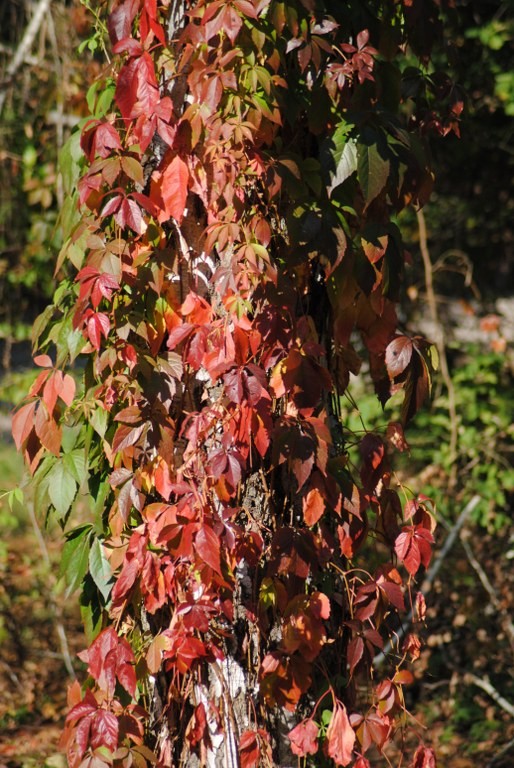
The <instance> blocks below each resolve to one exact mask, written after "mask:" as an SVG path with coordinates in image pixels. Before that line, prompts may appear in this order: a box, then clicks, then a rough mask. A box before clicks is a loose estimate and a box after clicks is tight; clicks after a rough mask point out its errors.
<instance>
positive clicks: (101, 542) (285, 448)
mask: <svg viewBox="0 0 514 768" xmlns="http://www.w3.org/2000/svg"><path fill="white" fill-rule="evenodd" d="M98 7H99V9H100V10H99V13H100V16H99V18H100V20H102V19H103V22H105V25H106V26H105V29H106V34H107V33H108V40H107V39H106V40H105V45H106V48H107V49H108V51H109V57H110V63H109V66H108V69H107V70H106V74H105V77H104V80H102V81H101V82H99V83H95V84H94V85H93V86H92V88H91V90H90V93H89V104H90V108H91V111H92V116H91V118H90V119H87V120H86V121H84V123H83V126H82V129H81V132H80V133H77V134H76V135H75V136H73V137H72V139H71V140H70V142H69V144H68V145H67V147H66V148H65V151H64V152H63V157H62V165H63V175H64V180H65V183H66V184H67V187H68V193H69V194H68V199H67V201H66V204H65V207H64V210H63V212H62V224H63V227H64V229H65V233H66V237H67V239H66V242H65V245H64V247H63V249H62V252H61V254H60V257H59V261H58V265H57V271H58V274H59V275H60V277H61V282H60V285H59V288H58V289H57V292H56V295H55V301H54V304H53V306H52V307H49V308H48V310H47V311H46V312H45V313H44V314H43V315H42V316H41V318H40V319H39V320H38V322H37V324H36V327H35V329H34V335H35V345H36V347H37V348H38V350H39V356H38V357H37V358H36V363H37V364H38V365H39V366H40V367H41V368H42V372H41V374H40V376H39V377H38V379H37V381H36V383H35V384H34V386H33V387H32V389H31V391H30V395H29V397H28V398H27V400H26V402H25V403H24V404H23V405H22V407H21V408H20V409H19V410H18V411H17V412H16V414H15V415H14V421H13V432H14V437H15V440H16V443H17V445H18V447H20V448H21V449H22V450H23V452H24V454H25V457H26V460H27V463H28V465H29V467H30V470H31V472H32V473H33V474H34V487H35V489H36V496H37V499H38V502H39V503H40V505H42V506H44V505H45V504H46V506H47V507H49V508H51V509H52V510H53V511H54V513H55V515H56V516H57V518H58V519H59V520H60V521H61V522H62V524H63V526H64V525H65V524H66V523H67V521H68V518H69V517H70V513H71V512H72V510H73V506H74V504H75V503H76V499H78V498H80V497H81V496H83V495H84V493H85V492H87V494H88V498H89V499H90V509H91V516H90V518H88V519H87V520H86V521H83V522H82V523H81V524H80V525H79V526H78V527H74V528H72V529H71V530H69V531H68V533H67V538H66V543H65V547H64V553H63V567H62V570H63V574H64V575H65V577H66V579H67V581H68V584H69V589H70V590H73V589H74V588H76V587H77V586H80V587H81V590H82V593H81V605H82V608H83V613H84V619H85V623H86V629H87V631H88V635H89V637H90V641H91V645H90V647H89V649H88V650H86V651H84V652H83V653H82V654H80V658H81V659H82V661H84V662H85V664H86V665H87V670H88V674H89V677H88V679H87V680H86V681H85V682H84V684H83V686H82V687H80V685H79V684H78V683H77V684H75V685H74V686H72V688H71V691H70V711H69V714H68V717H67V721H66V729H65V733H64V736H63V746H64V748H65V750H66V752H67V756H68V761H69V765H70V766H71V767H72V768H78V767H79V766H84V767H85V766H88V767H91V768H93V767H94V768H101V767H103V766H105V765H110V766H111V765H112V766H124V767H127V768H128V766H138V767H139V766H141V767H142V766H147V765H151V764H152V765H153V764H157V765H159V766H172V765H173V766H174V765H192V766H194V765H216V766H218V765H219V766H236V765H240V766H241V768H252V767H253V766H260V765H262V766H266V765H268V766H272V765H279V766H280V765H290V764H293V763H294V762H295V761H296V760H297V759H298V758H304V757H305V758H306V764H308V765H311V764H312V765H316V766H323V765H327V766H328V765H337V766H348V765H353V766H354V768H366V767H369V765H370V762H369V759H372V755H373V754H376V751H377V750H378V751H379V752H381V751H382V750H384V749H385V748H386V747H387V744H388V742H390V740H391V739H392V738H393V736H394V734H395V732H396V730H397V729H398V728H399V727H400V726H402V724H404V721H405V717H404V712H405V704H404V693H403V687H404V686H405V685H408V684H409V683H410V682H412V680H413V678H412V674H411V672H410V671H409V670H407V669H405V668H404V667H405V662H406V661H408V659H409V658H412V659H414V658H416V656H418V655H419V638H418V637H417V635H416V633H415V632H414V633H411V634H410V635H409V636H408V637H407V640H406V641H405V644H404V647H403V650H402V649H401V648H400V649H398V654H396V655H395V654H393V655H392V656H391V660H390V667H389V668H387V669H386V671H385V672H384V674H383V675H382V677H380V676H378V675H375V674H372V670H373V659H374V657H375V656H376V654H377V653H379V652H380V651H381V650H382V649H383V648H384V644H385V641H386V640H387V639H388V638H389V636H390V634H391V632H392V627H394V626H397V625H398V615H400V614H401V613H402V612H404V610H405V608H406V606H407V608H409V607H411V602H414V596H415V590H414V588H413V585H414V583H415V577H416V574H417V573H418V570H419V569H420V568H421V567H423V568H426V567H427V566H428V564H429V562H430V558H431V545H432V543H433V536H432V531H433V521H432V517H431V515H430V505H429V504H428V503H427V500H426V499H423V498H418V499H412V498H409V497H408V496H406V494H405V493H404V491H403V490H402V491H401V492H399V490H398V487H397V485H396V482H392V469H391V457H392V454H394V452H395V451H397V450H400V451H403V450H405V449H406V448H407V443H406V440H405V437H404V434H403V427H404V426H405V424H406V423H407V422H408V421H409V419H410V418H411V417H412V416H413V414H414V413H415V412H416V410H417V409H418V408H419V407H420V405H421V403H422V402H423V400H424V399H425V397H426V395H427V394H428V391H429V387H430V347H429V345H428V344H427V342H425V341H424V340H423V339H421V338H419V337H413V338H411V337H408V336H406V335H404V334H401V333H399V332H398V331H397V313H396V303H397V301H398V299H399V296H400V292H401V285H402V275H403V270H404V266H405V263H406V260H408V258H409V257H408V255H407V254H406V253H405V252H404V248H403V245H402V238H401V233H400V230H399V228H398V226H397V224H396V223H395V222H396V219H395V217H396V215H397V214H398V212H399V211H401V210H402V209H403V208H404V207H405V206H407V205H415V206H417V205H422V204H423V203H424V202H425V201H426V200H427V199H428V196H429V194H430V190H431V187H432V175H431V172H430V168H429V164H428V157H427V153H426V146H425V141H426V138H425V137H426V134H427V133H428V132H429V131H431V130H434V129H435V130H436V131H438V132H439V133H441V134H444V133H447V132H448V131H450V130H458V126H457V118H458V114H459V112H460V109H461V106H462V105H461V104H460V103H459V102H458V100H457V99H456V97H455V96H454V92H453V90H452V88H451V84H449V83H448V82H447V81H446V80H441V79H440V78H439V79H438V78H437V77H436V76H435V75H431V76H430V77H429V76H427V75H425V74H424V73H425V71H426V69H425V65H426V64H427V63H428V60H429V56H430V47H431V44H432V42H433V41H434V40H435V39H436V38H437V35H438V33H439V24H440V22H439V12H440V8H439V3H438V2H435V0H434V2H431V1H430V0H409V1H407V0H404V2H403V3H399V2H393V0H386V1H385V2H378V1H377V2H374V1H373V2H372V1H371V0H370V1H369V2H355V3H353V2H332V1H331V0H326V1H325V2H322V1H321V0H319V1H318V0H288V1H287V2H276V1H275V0H231V1H230V2H222V1H221V0H191V1H189V2H176V0H175V1H173V0H163V2H160V3H159V2H158V0H123V1H122V2H116V1H115V2H109V3H106V2H99V3H98ZM103 22H102V23H103ZM97 34H98V35H101V34H102V27H101V25H100V26H99V28H98V30H97ZM55 350H56V354H55ZM79 355H80V356H81V357H80V358H79V359H80V360H84V361H85V370H84V375H83V386H82V387H81V388H80V389H79V391H78V393H77V394H76V392H75V381H74V378H72V376H71V375H70V374H69V373H63V370H66V367H67V366H69V365H70V364H72V363H73V362H74V361H75V360H76V359H77V358H78V356H79ZM363 360H366V363H367V366H368V368H369V376H370V378H371V380H372V381H373V383H374V386H375V388H376V391H377V394H378V396H379V397H380V398H381V400H382V402H385V401H386V400H387V398H388V397H389V396H390V395H391V394H392V393H394V392H395V391H398V390H400V389H401V390H403V392H404V402H403V407H402V414H401V422H395V423H391V424H390V425H389V427H388V428H387V432H386V433H385V434H383V435H379V434H374V433H363V434H361V435H359V436H355V435H352V434H350V433H349V432H348V431H347V430H346V428H345V424H344V423H342V421H341V417H340V412H341V411H340V407H341V406H340V403H341V397H342V396H343V395H344V393H345V391H346V389H347V386H348V382H349V377H350V374H351V373H354V374H355V373H358V372H359V370H360V368H361V364H362V362H363ZM356 447H357V449H358V450H355V449H356ZM350 449H351V450H350ZM357 457H358V458H357ZM72 519H73V515H72ZM422 602H423V601H422V596H421V595H419V596H418V598H417V601H416V608H417V610H418V616H419V618H422V617H421V615H420V610H419V606H420V605H421V604H422ZM395 622H396V623H395ZM366 754H368V757H366ZM295 756H297V757H295ZM368 758H369V759H368ZM434 760H435V758H434V756H433V753H432V751H431V750H430V749H428V748H425V747H424V746H422V745H421V746H419V748H418V749H417V751H416V755H415V756H414V762H413V763H412V765H413V766H416V767H418V766H428V765H432V764H435V763H434Z"/></svg>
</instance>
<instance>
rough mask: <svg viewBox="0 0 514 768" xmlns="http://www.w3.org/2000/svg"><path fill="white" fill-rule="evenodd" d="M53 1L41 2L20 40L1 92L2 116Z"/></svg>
mask: <svg viewBox="0 0 514 768" xmlns="http://www.w3.org/2000/svg"><path fill="white" fill-rule="evenodd" d="M51 1H52V0H39V2H38V4H37V5H36V9H35V11H34V15H33V17H32V18H31V20H30V22H29V24H28V26H27V28H26V30H25V33H24V35H23V37H22V38H21V40H20V43H19V45H18V47H17V49H16V52H15V54H14V56H13V57H12V59H11V61H10V62H9V64H8V66H7V70H6V73H5V81H4V83H3V87H2V90H0V115H1V114H2V110H3V108H4V103H5V99H6V97H7V90H8V87H9V85H10V83H11V81H12V80H13V78H14V76H15V75H16V73H17V71H18V69H19V68H20V67H21V65H22V64H23V62H24V61H25V60H26V58H27V56H28V54H29V53H30V49H31V48H32V44H33V43H34V40H35V39H36V35H37V33H38V32H39V28H40V27H41V24H42V23H43V18H44V16H45V14H46V13H47V12H48V10H49V8H50V3H51Z"/></svg>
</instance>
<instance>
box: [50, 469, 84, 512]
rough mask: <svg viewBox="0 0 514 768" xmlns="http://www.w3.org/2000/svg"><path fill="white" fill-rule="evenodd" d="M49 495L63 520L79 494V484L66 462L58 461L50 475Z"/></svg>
mask: <svg viewBox="0 0 514 768" xmlns="http://www.w3.org/2000/svg"><path fill="white" fill-rule="evenodd" d="M47 480H48V495H49V496H50V501H51V502H52V504H53V506H54V507H55V511H56V512H57V514H58V516H59V518H60V519H61V520H62V519H64V518H65V517H66V515H67V514H68V512H69V511H70V507H71V505H72V502H73V499H74V498H75V496H76V494H77V482H76V480H75V478H74V476H73V474H72V473H71V471H70V469H69V468H68V467H67V466H66V463H65V461H64V460H63V461H58V462H57V463H56V464H55V466H54V467H52V469H51V470H50V472H49V473H48V477H47Z"/></svg>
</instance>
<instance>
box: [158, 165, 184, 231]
mask: <svg viewBox="0 0 514 768" xmlns="http://www.w3.org/2000/svg"><path fill="white" fill-rule="evenodd" d="M188 184H189V169H188V167H187V165H186V163H185V162H184V161H183V160H182V159H181V158H180V157H179V156H178V155H175V157H174V158H173V160H172V161H171V163H169V165H167V166H166V168H165V169H164V170H163V171H154V173H153V174H152V185H151V193H150V197H151V198H152V200H153V201H154V202H155V203H156V204H157V205H158V206H159V208H160V209H161V210H160V213H159V215H158V220H159V222H161V223H162V222H163V221H166V220H167V219H170V218H171V217H173V218H174V219H176V220H177V221H178V223H179V224H180V222H181V221H182V219H183V217H184V210H185V207H186V199H187V188H188Z"/></svg>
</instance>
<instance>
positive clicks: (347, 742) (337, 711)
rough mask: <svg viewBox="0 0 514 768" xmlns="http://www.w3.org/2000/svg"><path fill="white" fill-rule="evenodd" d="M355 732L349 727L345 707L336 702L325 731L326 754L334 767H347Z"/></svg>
mask: <svg viewBox="0 0 514 768" xmlns="http://www.w3.org/2000/svg"><path fill="white" fill-rule="evenodd" d="M354 744H355V731H354V730H353V728H352V726H351V725H350V721H349V719H348V715H347V714H346V707H345V706H344V704H341V703H340V702H339V701H338V702H336V705H335V708H334V711H333V713H332V719H331V720H330V725H329V726H328V729H327V752H328V756H329V757H331V758H332V760H333V761H334V763H335V764H336V765H343V766H344V765H348V763H349V762H350V760H351V759H352V753H353V745H354Z"/></svg>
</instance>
